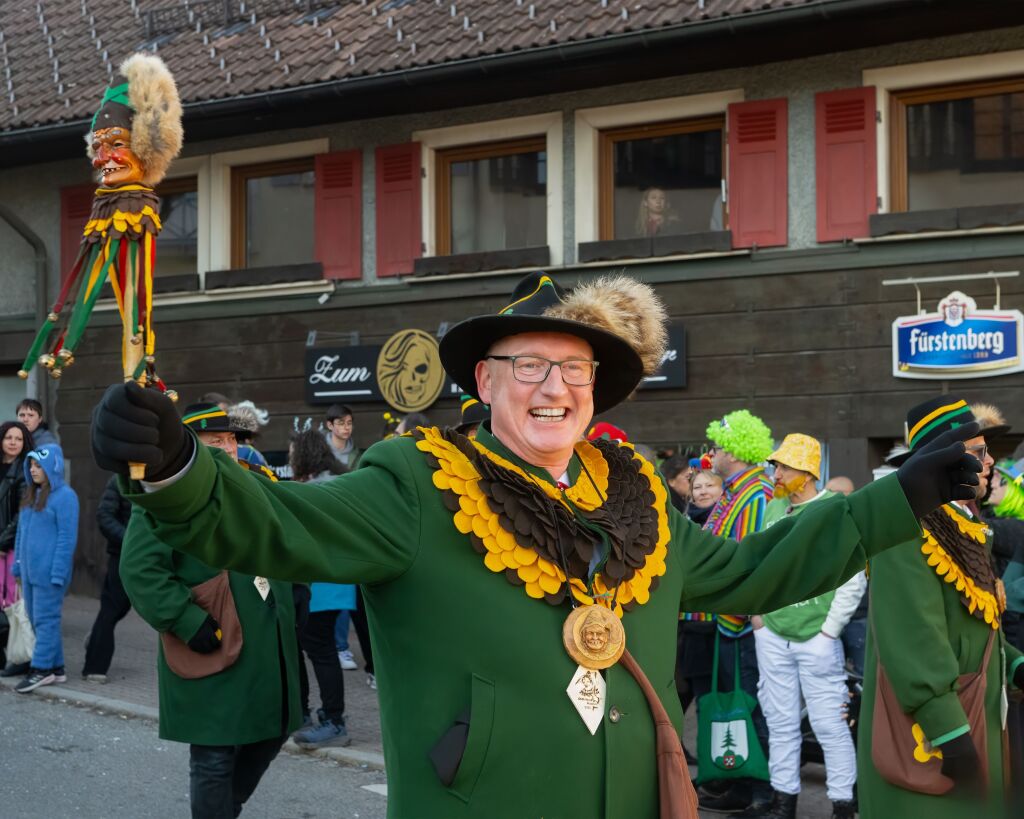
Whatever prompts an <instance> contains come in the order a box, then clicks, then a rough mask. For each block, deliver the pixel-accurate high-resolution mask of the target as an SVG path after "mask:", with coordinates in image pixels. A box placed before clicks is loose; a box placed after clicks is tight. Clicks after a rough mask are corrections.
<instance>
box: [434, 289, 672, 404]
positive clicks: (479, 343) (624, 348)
mask: <svg viewBox="0 0 1024 819" xmlns="http://www.w3.org/2000/svg"><path fill="white" fill-rule="evenodd" d="M664 325H665V311H664V307H663V306H662V304H661V302H660V300H659V299H658V297H657V296H656V295H655V294H654V291H653V289H652V288H650V287H649V286H648V285H645V284H641V283H640V282H638V281H636V280H634V279H631V278H629V277H626V276H615V277H604V278H600V279H597V280H595V281H594V282H589V283H587V284H583V285H579V286H577V287H576V288H575V289H574V290H572V291H571V292H569V293H567V292H566V291H565V290H563V289H562V288H561V287H559V286H558V284H557V283H556V282H555V281H554V280H553V279H552V278H551V277H550V276H548V275H547V274H546V273H542V272H537V273H531V274H529V275H527V276H525V277H524V278H523V279H521V280H520V282H519V284H517V285H516V288H515V290H514V291H513V292H512V299H511V301H510V303H509V304H507V305H506V306H505V307H503V308H502V309H501V310H499V311H498V313H497V315H492V316H476V317H475V318H470V319H466V320H465V321H462V322H459V323H458V324H456V325H455V326H454V327H452V329H451V330H449V331H448V332H447V333H446V334H445V336H444V338H442V339H441V362H442V363H443V364H444V368H445V369H446V370H447V371H448V374H449V375H450V376H451V377H452V379H453V380H454V381H455V382H456V383H457V384H458V385H459V386H460V387H462V389H463V390H465V391H466V392H467V393H469V394H470V395H471V396H472V397H473V398H477V399H479V398H480V396H479V394H478V393H477V388H476V365H477V362H478V361H481V360H483V359H484V358H485V357H486V356H487V352H488V350H490V349H491V347H492V346H493V345H494V344H495V342H497V341H499V340H500V339H502V338H505V337H506V336H513V335H519V334H520V333H565V334H567V335H571V336H575V337H577V338H580V339H583V340H584V341H586V342H587V343H588V344H589V345H590V346H591V348H592V349H593V355H594V360H595V361H597V362H598V363H599V364H600V366H599V367H598V370H597V377H596V378H595V380H594V412H595V413H600V412H604V411H605V410H608V409H611V408H612V407H614V406H615V405H616V404H618V403H620V402H621V401H624V400H625V399H626V398H628V397H629V395H630V393H632V392H633V390H635V389H636V388H637V386H638V385H639V384H640V379H641V378H643V376H644V375H652V374H653V373H654V372H655V371H657V368H658V366H659V365H660V363H661V356H662V354H663V353H664V349H665V343H666V336H665V326H664Z"/></svg>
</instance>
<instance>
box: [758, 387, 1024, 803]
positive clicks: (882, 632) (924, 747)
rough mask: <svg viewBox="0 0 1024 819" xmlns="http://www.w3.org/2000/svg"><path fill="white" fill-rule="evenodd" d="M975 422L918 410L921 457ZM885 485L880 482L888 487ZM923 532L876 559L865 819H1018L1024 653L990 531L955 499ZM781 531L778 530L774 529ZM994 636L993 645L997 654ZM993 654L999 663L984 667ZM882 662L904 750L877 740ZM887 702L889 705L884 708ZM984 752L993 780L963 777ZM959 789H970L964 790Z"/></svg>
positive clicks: (941, 401)
mask: <svg viewBox="0 0 1024 819" xmlns="http://www.w3.org/2000/svg"><path fill="white" fill-rule="evenodd" d="M973 420H974V416H973V414H972V412H971V409H970V407H969V406H968V405H967V403H966V402H965V401H962V400H958V399H956V398H955V397H952V396H948V395H946V396H940V397H938V398H935V399H932V400H931V401H927V402H924V403H923V404H919V405H918V406H916V407H914V408H913V409H911V410H910V411H909V413H908V414H907V436H906V437H907V445H908V447H909V449H910V451H909V452H908V453H906V454H904V455H902V456H900V457H899V458H897V459H894V460H898V461H899V462H900V463H902V462H903V461H905V460H906V459H908V458H910V457H911V456H912V455H913V454H914V453H915V452H916V451H918V450H919V449H920V448H921V447H922V446H924V445H926V444H927V443H928V442H929V441H931V440H933V439H934V438H936V437H937V436H938V435H940V434H942V432H944V431H945V430H948V429H953V428H955V427H957V426H960V425H963V424H966V423H968V422H970V421H973ZM878 483H880V482H876V483H875V484H874V485H877V484H878ZM921 522H922V525H923V527H924V533H923V536H916V537H913V538H911V539H909V540H908V541H907V542H906V543H903V544H902V545H900V546H897V547H896V548H895V549H890V550H889V551H887V552H885V553H884V554H881V555H877V556H875V557H873V558H872V559H871V560H870V562H869V566H868V574H869V578H870V587H869V588H870V595H871V604H870V609H869V612H870V617H869V622H870V628H869V629H868V637H867V646H866V658H865V673H864V698H863V703H862V706H861V722H860V729H859V733H858V743H857V745H858V762H859V764H858V772H859V786H858V787H859V801H860V814H861V816H862V817H864V819H888V817H895V816H901V817H902V816H907V817H910V816H927V817H929V819H975V818H976V817H979V816H985V817H986V819H988V817H991V818H992V819H1000V817H1004V816H1006V815H1007V814H1006V812H1005V800H1004V789H1005V787H1006V784H1007V783H1006V781H1005V779H1004V773H1003V771H1004V767H1003V765H1004V752H1003V748H1004V744H1003V740H1004V730H1005V728H1004V719H1003V713H1004V711H1003V707H1004V706H1003V703H1004V699H1003V697H1004V694H1005V690H1006V689H1005V687H1004V686H1005V685H1007V684H1013V683H1014V681H1016V686H1017V687H1019V685H1020V682H1021V680H1022V678H1024V666H1022V664H1024V657H1021V655H1020V652H1018V651H1017V650H1016V649H1015V648H1013V646H1011V645H1009V644H1007V643H1006V641H1005V639H1004V637H1003V633H1002V628H1001V627H1000V620H1001V617H1002V613H1003V610H1004V609H1005V599H1003V597H1002V592H1001V588H1000V587H1001V583H1000V582H999V580H998V578H996V577H995V576H994V574H993V571H992V563H991V544H990V542H989V536H990V534H991V533H990V531H989V530H988V528H987V527H986V526H985V524H984V523H983V522H981V521H979V520H977V519H975V518H974V516H973V515H972V514H971V513H970V511H968V509H967V508H966V507H965V506H962V505H958V504H947V505H946V506H943V507H942V508H940V509H937V510H936V511H935V512H932V513H931V514H929V515H927V516H926V517H924V518H923V519H922V521H921ZM769 531H772V530H769ZM990 638H992V639H993V648H992V651H991V653H990V654H989V655H986V646H987V645H988V644H989V640H990ZM986 656H988V665H987V666H985V667H982V665H983V660H984V658H985V657H986ZM879 665H881V666H882V668H883V669H884V673H885V675H886V677H887V679H888V682H889V684H890V685H891V689H892V692H893V695H894V697H895V700H896V701H897V702H898V706H899V709H900V710H902V712H903V713H905V714H907V715H909V717H910V719H911V721H912V723H913V725H912V726H907V732H906V733H902V728H900V729H899V732H897V733H896V739H897V742H898V743H899V742H902V743H905V744H902V745H900V744H897V745H896V747H893V746H892V745H890V744H889V743H888V742H881V743H875V742H874V739H873V738H874V736H875V734H876V733H882V732H885V734H886V735H887V736H888V728H887V726H888V725H889V724H894V723H890V722H889V721H886V724H885V725H882V724H876V720H879V721H881V720H882V719H883V715H884V711H883V710H881V709H882V705H883V704H884V700H882V698H881V695H880V694H879V682H878V674H879ZM979 670H981V671H982V672H983V679H984V686H985V688H984V702H983V715H982V717H981V719H979V720H977V721H975V722H972V721H971V720H970V718H969V715H968V714H967V713H966V712H965V710H964V707H963V705H962V704H961V701H960V699H959V697H958V691H959V690H960V686H961V685H962V684H963V683H962V681H961V680H960V677H961V675H971V674H975V673H976V672H978V671H979ZM879 700H881V702H878V701H879ZM965 745H968V746H971V745H973V746H974V753H975V755H976V756H977V757H980V759H981V760H982V762H981V767H982V770H981V777H982V778H983V779H986V780H987V784H986V785H984V786H979V788H978V790H979V791H981V790H983V791H984V793H985V797H984V799H983V798H982V796H981V795H980V793H979V792H976V791H975V790H974V789H973V787H974V785H973V783H971V784H965V783H964V782H963V781H960V782H957V780H956V772H957V771H958V768H957V767H956V765H957V763H958V760H960V759H964V758H965V755H966V757H968V758H969V757H970V756H971V750H970V747H967V748H965V747H964V746H965ZM894 754H895V755H896V759H897V760H902V764H903V766H904V767H905V768H906V769H907V770H909V771H910V773H911V775H914V776H918V777H920V776H922V775H923V771H924V769H925V768H926V767H927V766H932V768H933V769H934V770H935V771H936V772H938V771H941V772H942V775H943V776H944V782H943V785H942V786H943V787H951V788H952V790H950V791H949V792H947V793H942V794H938V795H936V794H932V793H927V792H921V791H918V790H912V789H910V788H909V787H903V786H901V785H898V784H894V775H893V773H892V771H891V770H890V769H889V768H886V767H884V765H885V761H886V760H887V759H892V758H893V755H894ZM954 783H956V785H958V786H959V787H953V785H954Z"/></svg>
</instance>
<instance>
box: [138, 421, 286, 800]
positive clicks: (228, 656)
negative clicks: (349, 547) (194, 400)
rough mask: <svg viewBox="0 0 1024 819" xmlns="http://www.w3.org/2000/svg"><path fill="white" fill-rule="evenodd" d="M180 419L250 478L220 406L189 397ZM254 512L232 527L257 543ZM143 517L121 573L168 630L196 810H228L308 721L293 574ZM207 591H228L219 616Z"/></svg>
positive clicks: (233, 474) (167, 700)
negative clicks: (270, 572) (223, 563)
mask: <svg viewBox="0 0 1024 819" xmlns="http://www.w3.org/2000/svg"><path fill="white" fill-rule="evenodd" d="M183 421H184V428H187V429H189V430H191V431H192V432H193V433H194V434H195V435H196V439H197V440H198V441H199V442H200V443H201V444H204V445H205V446H201V447H199V450H198V451H199V452H202V453H204V454H206V452H207V448H210V449H217V450H220V451H221V452H224V453H225V455H224V458H225V464H226V465H227V466H229V467H230V470H229V471H227V472H225V473H224V476H223V477H224V480H225V481H226V482H231V483H235V484H236V485H239V486H248V485H250V478H249V476H248V474H247V471H246V470H244V469H240V468H239V465H238V464H237V462H236V461H235V453H236V452H237V446H238V444H237V441H236V440H235V433H234V431H233V429H232V427H231V426H230V424H229V421H228V416H227V413H225V412H224V410H222V409H220V408H219V407H218V406H217V405H215V404H193V405H192V406H190V407H187V408H186V410H185V415H184V418H183ZM175 426H176V427H177V428H178V429H183V427H182V424H181V423H179V422H177V421H176V423H175ZM190 440H192V439H191V437H190ZM253 474H260V473H255V472H254V473H253ZM261 480H262V478H261ZM267 482H268V483H270V481H269V479H267ZM254 515H255V516H258V513H257V512H256V509H255V508H253V509H251V512H250V514H247V515H245V516H243V517H242V518H239V519H238V521H237V522H236V524H235V529H236V534H239V535H242V536H243V537H244V538H245V539H249V538H252V540H253V541H254V542H255V541H258V540H261V539H263V538H265V537H266V536H267V535H268V534H269V532H267V531H265V530H261V529H260V526H261V524H260V522H259V521H258V520H254V519H253V516H254ZM144 517H145V516H144V515H135V516H134V517H133V518H132V520H131V521H130V523H129V525H128V529H127V533H126V537H125V542H124V547H123V551H122V554H121V579H122V581H123V582H124V588H125V591H127V592H128V597H129V598H130V599H131V602H132V605H133V606H135V609H136V611H138V613H139V614H140V615H141V617H142V619H144V620H145V621H146V622H147V623H149V624H150V625H151V626H152V627H153V628H154V629H156V630H157V631H158V632H159V633H160V645H159V649H158V655H157V683H158V686H159V692H160V705H159V707H160V723H159V733H160V738H161V739H167V740H171V741H172V742H186V743H188V744H189V793H190V802H191V809H192V817H193V819H232V817H236V816H238V815H239V813H240V812H241V810H242V807H243V805H244V804H245V803H246V802H247V801H248V799H249V797H251V796H252V794H253V791H255V790H256V786H257V785H258V784H259V781H260V779H261V778H262V776H263V774H264V772H265V771H266V770H267V768H268V767H269V766H270V763H271V762H272V761H273V760H274V757H276V756H277V754H278V751H279V750H280V749H281V746H282V745H283V744H284V742H285V740H286V739H287V737H288V734H290V733H291V732H292V731H295V730H296V729H297V728H299V726H300V725H301V724H302V723H301V721H302V714H301V709H300V707H299V675H298V647H297V645H296V641H295V610H294V606H293V603H292V584H291V583H286V582H283V581H279V580H269V579H267V578H266V577H262V576H254V575H253V574H251V573H243V572H235V571H229V572H221V571H218V570H217V569H211V568H210V567H209V565H207V564H205V563H203V562H200V561H199V560H197V559H196V558H194V557H190V556H189V555H186V554H183V553H181V552H175V551H174V550H173V549H172V548H171V547H170V546H169V545H168V544H167V543H166V542H165V541H164V540H163V539H161V538H159V537H157V536H155V533H154V531H153V529H152V527H151V526H149V525H148V524H147V523H146V522H145V520H144ZM276 542H277V543H278V546H277V547H275V548H277V549H279V550H280V553H281V554H284V549H285V547H284V544H283V543H282V542H281V541H280V540H277V541H276ZM225 582H226V585H227V587H228V589H229V590H230V596H228V597H227V598H226V600H225V599H224V597H223V595H224V588H223V586H224V585H225ZM203 592H206V593H204V594H203V599H204V600H205V597H206V596H207V594H213V596H214V597H215V598H219V599H221V600H222V607H221V609H220V610H219V616H218V617H215V616H214V614H213V613H212V611H211V610H207V609H204V608H202V607H201V606H200V605H199V604H198V601H197V600H194V599H193V598H194V595H198V594H200V593H203ZM207 605H208V606H210V608H211V609H212V608H213V606H212V605H211V604H210V603H209V602H207Z"/></svg>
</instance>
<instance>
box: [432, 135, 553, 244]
mask: <svg viewBox="0 0 1024 819" xmlns="http://www.w3.org/2000/svg"><path fill="white" fill-rule="evenodd" d="M531 151H538V152H539V151H543V152H545V154H546V153H547V138H546V137H545V135H544V134H538V135H536V136H527V137H520V138H518V139H506V140H501V141H498V142H479V143H476V144H473V145H456V146H452V147H450V148H442V149H438V150H437V151H436V153H435V157H434V162H435V183H434V208H435V213H434V247H435V249H436V253H435V255H437V256H450V255H452V216H451V214H452V211H451V206H452V196H451V166H452V165H453V164H454V163H456V162H471V161H475V160H480V159H492V158H497V157H502V156H515V155H516V154H524V153H529V152H531ZM545 162H546V158H545ZM550 190H551V173H550V167H549V168H548V169H547V182H546V184H545V192H544V198H545V202H546V200H547V197H548V195H549V194H550ZM545 206H546V205H545ZM546 227H547V225H545V228H546ZM546 234H547V230H546V229H545V238H544V243H545V244H548V245H550V238H549V237H548V236H547V235H546ZM503 250H518V248H491V249H489V250H482V251H472V252H475V253H489V252H500V251H503Z"/></svg>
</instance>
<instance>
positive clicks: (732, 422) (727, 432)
mask: <svg viewBox="0 0 1024 819" xmlns="http://www.w3.org/2000/svg"><path fill="white" fill-rule="evenodd" d="M706 434H707V436H708V440H710V441H711V442H712V443H713V444H714V445H715V447H716V448H718V449H723V450H725V451H726V452H729V453H731V454H732V456H733V457H734V458H736V459H738V460H740V461H743V462H744V463H748V464H756V463H761V462H762V461H764V460H766V459H767V458H768V456H769V455H771V453H772V449H773V448H774V442H773V441H772V431H771V430H770V429H768V426H767V425H766V424H765V422H764V421H762V420H761V419H760V418H758V417H757V416H756V415H754V414H753V413H751V412H750V411H749V410H736V411H735V412H730V413H729V414H728V415H726V416H724V417H723V418H721V419H719V420H717V421H712V422H711V423H710V424H708V429H707V433H706Z"/></svg>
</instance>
